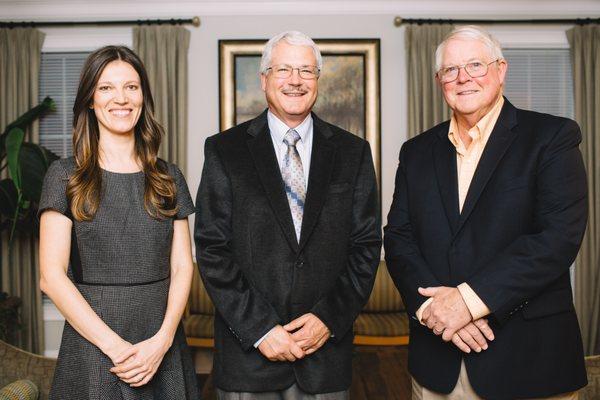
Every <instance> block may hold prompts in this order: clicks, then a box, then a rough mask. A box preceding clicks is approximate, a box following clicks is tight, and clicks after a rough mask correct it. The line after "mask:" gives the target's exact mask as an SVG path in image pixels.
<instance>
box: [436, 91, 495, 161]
mask: <svg viewBox="0 0 600 400" xmlns="http://www.w3.org/2000/svg"><path fill="white" fill-rule="evenodd" d="M503 105H504V96H500V98H499V99H498V101H497V102H496V104H494V107H492V109H491V110H490V111H489V112H488V113H487V114H485V115H484V116H483V117H482V118H481V119H480V120H479V121H478V122H477V124H475V126H474V127H473V128H471V129H470V130H469V132H468V133H469V136H471V138H473V141H477V140H484V141H487V138H488V136H489V135H490V134H491V133H492V129H493V128H494V125H495V124H496V121H497V120H498V116H499V115H500V111H501V110H502V106H503ZM448 139H449V140H450V142H451V143H452V144H453V145H454V147H456V148H457V149H459V148H462V147H463V143H462V141H461V140H460V138H459V135H458V123H457V122H456V117H455V116H454V114H452V119H451V120H450V129H449V130H448Z"/></svg>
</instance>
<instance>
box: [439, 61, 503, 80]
mask: <svg viewBox="0 0 600 400" xmlns="http://www.w3.org/2000/svg"><path fill="white" fill-rule="evenodd" d="M498 61H500V58H497V59H495V60H494V61H492V62H489V63H487V64H486V63H483V62H481V61H473V62H470V63H467V64H464V65H452V66H450V67H446V68H442V69H440V70H439V71H438V72H437V73H436V76H437V77H438V79H439V80H440V82H442V83H448V82H452V81H455V80H456V79H458V74H459V72H460V69H461V68H464V69H465V72H466V73H467V74H469V76H470V77H471V78H479V77H482V76H485V75H486V74H487V73H488V67H489V66H490V65H491V64H493V63H495V62H498Z"/></svg>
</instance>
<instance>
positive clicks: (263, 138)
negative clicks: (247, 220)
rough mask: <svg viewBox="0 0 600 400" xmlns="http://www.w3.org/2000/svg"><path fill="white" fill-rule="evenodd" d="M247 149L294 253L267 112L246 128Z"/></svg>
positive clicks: (293, 234)
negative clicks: (247, 136) (247, 135)
mask: <svg viewBox="0 0 600 400" xmlns="http://www.w3.org/2000/svg"><path fill="white" fill-rule="evenodd" d="M248 134H249V138H248V141H247V144H248V149H249V150H250V154H251V155H252V158H253V160H254V164H255V166H256V170H257V172H258V176H259V177H260V180H261V183H262V185H263V187H264V189H265V192H266V194H267V198H268V199H269V203H270V204H271V208H272V209H273V212H274V213H275V216H276V217H277V220H278V221H279V225H280V226H281V230H282V231H283V234H284V235H285V237H286V239H287V241H288V242H289V244H290V246H291V248H292V249H293V250H294V251H296V252H297V251H298V242H297V239H296V232H295V230H294V222H293V221H292V214H291V213H290V206H289V204H288V201H287V197H286V195H285V189H284V187H283V180H282V178H281V171H280V170H279V164H278V163H277V158H276V157H275V150H274V149H273V141H272V140H271V135H270V133H269V125H268V123H267V112H266V111H265V112H263V113H262V114H261V115H260V116H258V117H257V118H255V119H254V121H252V123H251V124H250V127H249V128H248Z"/></svg>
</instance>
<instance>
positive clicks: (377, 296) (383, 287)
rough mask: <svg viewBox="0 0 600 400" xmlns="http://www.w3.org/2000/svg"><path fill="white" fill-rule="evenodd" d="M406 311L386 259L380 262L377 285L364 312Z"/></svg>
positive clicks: (376, 279)
mask: <svg viewBox="0 0 600 400" xmlns="http://www.w3.org/2000/svg"><path fill="white" fill-rule="evenodd" d="M398 311H404V303H402V298H401V297H400V293H398V289H396V286H395V285H394V282H393V281H392V278H390V274H389V273H388V270H387V266H386V264H385V261H383V260H382V261H381V262H380V263H379V269H378V270H377V277H376V278H375V285H374V286H373V292H372V293H371V297H370V298H369V301H368V302H367V304H366V305H365V308H363V312H376V313H382V312H398Z"/></svg>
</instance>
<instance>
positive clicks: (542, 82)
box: [503, 49, 574, 118]
mask: <svg viewBox="0 0 600 400" xmlns="http://www.w3.org/2000/svg"><path fill="white" fill-rule="evenodd" d="M503 53H504V57H505V58H506V60H507V61H508V74H507V77H506V81H505V87H504V93H505V95H506V98H507V99H508V100H510V102H511V103H513V104H514V105H515V106H516V107H519V108H524V109H527V110H533V111H538V112H543V113H548V114H553V115H559V116H561V117H567V118H574V110H573V77H572V71H571V59H570V55H569V49H504V50H503Z"/></svg>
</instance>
